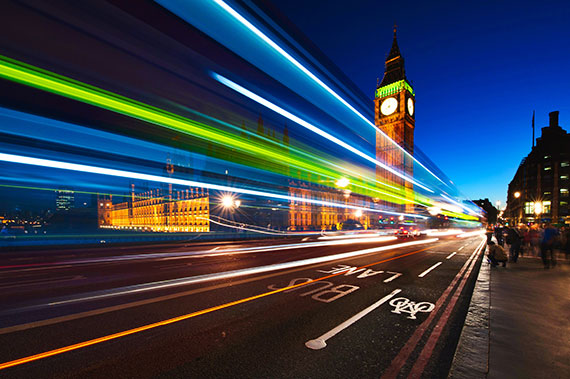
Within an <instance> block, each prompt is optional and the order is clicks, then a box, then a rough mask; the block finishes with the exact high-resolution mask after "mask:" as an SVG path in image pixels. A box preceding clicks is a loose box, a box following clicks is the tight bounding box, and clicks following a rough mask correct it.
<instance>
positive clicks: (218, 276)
mask: <svg viewBox="0 0 570 379" xmlns="http://www.w3.org/2000/svg"><path fill="white" fill-rule="evenodd" d="M437 240H438V239H437V238H431V239H426V240H421V241H413V242H404V243H399V244H395V245H388V246H380V247H373V248H369V249H363V250H356V251H350V252H346V253H339V254H334V255H328V256H324V257H318V258H309V259H302V260H299V261H293V262H285V263H277V264H273V265H267V266H260V267H252V268H246V269H241V270H233V271H225V272H219V273H214V274H205V275H198V276H191V277H186V278H178V279H171V280H163V281H159V282H153V283H145V284H137V285H134V286H127V287H122V288H117V289H113V290H107V291H101V292H99V293H97V294H94V295H91V296H84V297H78V298H72V299H67V300H61V301H54V302H51V303H49V305H51V306H55V305H63V304H71V303H77V302H82V301H91V300H99V299H104V298H108V297H114V296H121V295H131V294H136V293H141V292H147V291H153V290H158V289H164V288H172V287H178V286H184V285H189V284H197V283H204V282H210V281H214V280H222V279H231V278H236V277H240V276H246V275H255V274H262V273H265V272H270V271H278V270H285V269H291V268H296V267H302V266H308V265H314V264H319V263H325V262H330V261H335V260H339V259H348V258H353V257H357V256H360V255H366V254H372V253H378V252H381V251H387V250H393V249H400V248H403V247H409V246H414V245H419V244H427V243H432V242H436V241H437Z"/></svg>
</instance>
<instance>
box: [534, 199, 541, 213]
mask: <svg viewBox="0 0 570 379" xmlns="http://www.w3.org/2000/svg"><path fill="white" fill-rule="evenodd" d="M541 213H542V203H541V202H540V201H537V202H535V203H534V214H535V215H537V216H538V215H540V214H541Z"/></svg>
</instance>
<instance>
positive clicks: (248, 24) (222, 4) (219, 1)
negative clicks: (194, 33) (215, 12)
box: [214, 0, 447, 186]
mask: <svg viewBox="0 0 570 379" xmlns="http://www.w3.org/2000/svg"><path fill="white" fill-rule="evenodd" d="M214 2H215V3H216V4H218V5H219V6H220V7H221V8H222V9H223V10H225V11H226V12H227V13H229V14H230V15H231V16H232V17H234V18H235V19H236V20H238V21H239V22H240V23H242V24H243V25H244V26H246V27H247V28H248V29H249V30H250V31H252V32H253V33H254V34H255V35H256V36H258V37H259V38H261V40H262V41H263V42H265V43H266V44H268V45H269V46H271V48H273V49H274V50H275V51H277V52H278V53H279V54H280V55H281V56H283V57H284V58H285V59H287V60H288V61H289V62H291V63H292V64H293V65H294V66H295V67H297V68H298V69H299V70H301V71H302V72H303V73H304V74H305V75H307V76H308V77H309V78H311V79H312V80H313V81H314V82H315V83H317V84H318V85H319V86H321V87H322V88H323V89H324V90H326V91H327V92H328V93H329V94H331V95H332V96H333V97H334V98H335V99H337V100H338V101H340V102H341V103H342V104H343V105H344V106H346V107H347V108H348V109H350V110H351V111H352V112H353V113H354V114H356V115H357V116H358V117H359V118H361V119H362V120H363V121H364V122H366V123H367V124H368V125H370V126H371V127H372V128H373V129H374V130H375V131H377V132H379V133H380V134H382V135H383V137H384V138H386V139H388V140H389V141H390V142H391V143H392V144H393V145H394V146H395V147H396V148H398V149H400V150H401V151H402V152H403V153H404V154H405V155H407V156H408V157H410V158H411V159H413V160H414V162H416V163H417V164H419V165H420V166H421V167H422V168H424V169H425V170H426V171H427V172H429V173H430V174H431V175H432V176H433V177H435V178H436V179H437V180H439V181H440V182H441V183H443V184H445V185H446V186H447V183H445V182H444V181H443V180H441V179H440V178H439V177H438V176H437V175H435V174H434V173H433V172H431V171H430V170H429V169H428V168H427V167H426V166H424V165H423V164H422V163H421V162H420V161H418V160H417V159H416V158H414V156H413V155H411V154H410V153H408V152H407V151H406V150H405V149H404V148H403V147H401V146H400V145H399V144H397V143H396V142H394V141H393V140H392V139H391V138H390V137H388V135H386V134H385V133H384V132H382V131H381V130H380V129H378V128H377V127H376V125H374V124H373V123H372V122H371V121H370V120H368V119H367V118H366V117H365V116H364V115H362V114H361V113H360V112H358V110H356V109H355V108H354V107H353V106H352V105H350V104H349V103H348V102H347V101H346V100H344V99H343V98H342V97H341V96H340V95H339V94H337V93H336V92H335V91H334V90H332V89H331V88H330V87H329V86H327V85H326V84H325V83H324V82H323V81H322V80H320V79H319V78H318V77H317V76H316V75H315V74H313V73H312V72H311V71H309V70H308V69H307V68H306V67H305V66H303V65H302V64H301V63H299V61H297V60H296V59H295V58H293V57H292V56H291V55H290V54H289V53H287V52H286V51H285V50H284V49H283V48H281V47H280V46H279V45H278V44H277V43H275V42H274V41H273V40H272V39H271V38H269V37H268V36H266V35H265V34H264V33H263V32H262V31H261V30H259V29H258V28H256V27H255V25H253V24H252V23H251V22H249V21H248V20H247V19H246V18H245V17H243V16H242V15H241V14H239V13H238V12H237V11H236V10H235V9H233V8H232V7H230V6H229V5H228V4H226V3H225V2H223V1H222V0H214Z"/></svg>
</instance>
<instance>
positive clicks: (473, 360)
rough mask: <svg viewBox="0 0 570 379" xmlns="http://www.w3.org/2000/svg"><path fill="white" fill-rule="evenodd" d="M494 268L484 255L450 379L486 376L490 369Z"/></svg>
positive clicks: (450, 372) (450, 371)
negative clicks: (491, 268) (492, 275)
mask: <svg viewBox="0 0 570 379" xmlns="http://www.w3.org/2000/svg"><path fill="white" fill-rule="evenodd" d="M483 254H484V252H483ZM490 267H491V266H490V265H489V264H488V263H487V259H486V257H485V256H484V255H483V259H482V260H481V263H480V267H479V275H477V280H476V282H475V288H474V289H473V296H472V297H471V302H470V304H469V310H468V311H467V316H466V318H465V324H464V325H463V329H462V330H461V336H460V337H459V342H458V344H457V348H456V350H455V355H454V357H453V362H452V364H451V368H450V370H449V375H448V378H486V376H487V373H488V372H489V335H490V308H491V303H490V301H491V297H490V279H491V272H490V271H491V270H490Z"/></svg>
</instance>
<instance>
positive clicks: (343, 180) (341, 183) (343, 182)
mask: <svg viewBox="0 0 570 379" xmlns="http://www.w3.org/2000/svg"><path fill="white" fill-rule="evenodd" d="M335 184H336V186H337V187H340V188H344V187H346V186H348V185H349V184H350V180H348V179H347V178H340V179H339V180H337V181H336V182H335Z"/></svg>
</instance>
